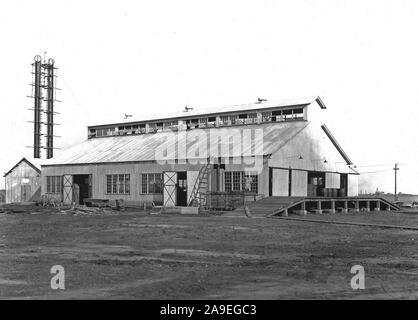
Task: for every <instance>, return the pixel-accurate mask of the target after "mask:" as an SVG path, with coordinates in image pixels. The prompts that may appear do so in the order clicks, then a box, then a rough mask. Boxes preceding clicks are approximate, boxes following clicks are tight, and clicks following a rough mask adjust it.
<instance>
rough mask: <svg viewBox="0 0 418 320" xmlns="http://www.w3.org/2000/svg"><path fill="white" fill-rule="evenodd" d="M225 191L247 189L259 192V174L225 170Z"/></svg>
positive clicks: (247, 190)
mask: <svg viewBox="0 0 418 320" xmlns="http://www.w3.org/2000/svg"><path fill="white" fill-rule="evenodd" d="M224 177H225V192H233V191H246V192H254V193H258V175H257V174H255V173H251V172H244V171H242V172H241V171H226V172H225V176H224Z"/></svg>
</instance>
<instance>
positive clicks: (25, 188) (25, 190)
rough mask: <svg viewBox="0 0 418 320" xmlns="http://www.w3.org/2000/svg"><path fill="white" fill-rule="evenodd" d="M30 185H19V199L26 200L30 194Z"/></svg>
mask: <svg viewBox="0 0 418 320" xmlns="http://www.w3.org/2000/svg"><path fill="white" fill-rule="evenodd" d="M30 191H31V187H30V185H28V184H24V185H22V186H21V201H22V202H28V201H29V199H30V196H31V192H30Z"/></svg>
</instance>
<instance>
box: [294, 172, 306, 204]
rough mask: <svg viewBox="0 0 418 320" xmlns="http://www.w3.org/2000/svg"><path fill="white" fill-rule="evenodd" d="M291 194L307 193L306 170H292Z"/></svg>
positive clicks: (299, 195) (301, 195) (302, 194)
mask: <svg viewBox="0 0 418 320" xmlns="http://www.w3.org/2000/svg"><path fill="white" fill-rule="evenodd" d="M291 194H292V196H295V197H306V196H307V195H308V172H307V171H299V170H292V193H291Z"/></svg>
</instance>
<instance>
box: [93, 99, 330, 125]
mask: <svg viewBox="0 0 418 320" xmlns="http://www.w3.org/2000/svg"><path fill="white" fill-rule="evenodd" d="M315 101H316V102H318V104H319V106H320V107H321V108H322V109H325V108H326V107H325V105H324V103H323V102H322V100H321V99H320V98H319V97H318V96H312V97H304V98H298V99H286V100H275V101H273V100H272V101H263V102H261V103H259V102H254V103H246V104H236V105H231V106H222V107H214V108H202V109H196V108H194V109H193V110H191V111H188V112H184V111H183V112H176V113H169V114H163V115H161V114H158V115H157V114H156V115H153V116H148V117H144V118H135V119H129V120H125V121H123V120H122V121H119V122H112V123H107V124H104V123H100V124H94V125H90V126H89V127H98V126H104V125H116V124H132V123H135V122H142V121H157V120H168V119H178V118H192V117H197V116H203V115H211V114H220V113H228V112H240V111H249V110H258V109H268V108H277V107H290V106H297V105H308V104H311V103H313V102H315Z"/></svg>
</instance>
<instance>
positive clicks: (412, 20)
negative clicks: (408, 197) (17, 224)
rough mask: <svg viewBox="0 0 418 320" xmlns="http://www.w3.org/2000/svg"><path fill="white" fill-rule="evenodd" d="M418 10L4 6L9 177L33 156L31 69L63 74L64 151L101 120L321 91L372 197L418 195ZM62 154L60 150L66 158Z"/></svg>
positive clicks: (0, 99)
mask: <svg viewBox="0 0 418 320" xmlns="http://www.w3.org/2000/svg"><path fill="white" fill-rule="evenodd" d="M417 17H418V1H414V0H411V1H401V0H394V1H382V0H380V1H372V0H369V1H356V0H351V1H341V0H329V1H327V0H321V1H308V0H305V1H301V0H289V1H267V0H261V1H260V0H257V1H255V0H254V1H247V0H240V1H233V0H231V1H218V0H211V1H196V0H194V1H184V0H183V1H182V0H177V1H168V0H167V1H158V0H152V1H125V0H118V1H92V0H90V1H86V0H84V1H45V0H38V1H29V0H27V1H2V2H1V3H0V41H1V49H2V50H1V52H0V58H1V61H2V62H3V63H2V68H1V73H0V110H1V117H0V130H1V137H2V138H1V144H2V150H3V152H1V153H0V170H2V171H1V172H6V171H8V170H9V169H10V168H11V167H12V166H13V165H14V164H15V163H16V162H17V161H19V160H20V159H21V158H22V157H23V156H26V157H29V158H30V157H31V155H32V153H33V151H32V149H30V148H28V147H29V146H31V145H32V143H33V124H32V123H30V121H32V120H33V112H32V111H30V110H28V109H29V108H31V107H32V104H33V102H32V101H31V99H30V98H27V96H28V95H30V94H31V87H30V86H29V84H30V83H31V63H32V62H33V57H34V56H35V55H37V54H39V55H42V56H44V53H45V52H47V54H46V55H47V57H52V58H54V59H55V61H56V66H57V67H58V68H59V69H58V82H57V85H58V87H59V88H61V89H62V90H61V91H59V93H58V97H57V98H58V99H59V100H61V101H62V102H61V103H59V104H57V106H56V111H57V112H59V113H60V114H59V115H57V116H56V121H57V123H59V124H60V125H59V126H57V128H56V132H57V135H59V136H61V138H57V139H56V140H55V145H56V146H57V147H58V148H61V150H63V149H65V148H66V147H69V146H71V145H73V144H76V143H78V142H80V141H82V140H84V139H86V137H87V129H86V126H87V125H89V124H97V123H102V122H103V123H106V122H109V121H112V122H117V121H122V120H123V116H124V114H125V113H126V114H132V115H133V116H134V117H137V118H142V117H146V116H147V115H153V114H158V113H164V114H165V113H170V112H178V111H181V110H183V109H184V106H185V105H187V106H191V107H194V108H195V110H198V109H199V108H205V107H210V106H223V105H231V104H239V103H249V102H254V101H256V99H257V97H263V98H266V99H270V100H276V99H288V98H298V97H305V96H312V95H319V96H320V97H321V99H322V100H323V101H324V103H325V104H326V105H327V107H328V110H327V119H326V124H327V126H328V127H329V129H330V130H331V131H332V132H333V135H334V136H335V137H336V138H337V140H338V141H339V143H340V144H341V145H342V147H343V149H344V150H345V151H346V153H347V154H348V155H349V157H350V158H351V159H352V160H353V162H355V163H356V165H357V170H358V171H359V172H360V173H362V174H361V176H360V189H361V190H365V191H375V190H376V188H378V189H379V190H382V191H385V192H393V190H394V171H393V170H392V168H393V166H394V163H395V162H398V163H399V168H400V170H399V172H398V183H399V184H398V191H400V192H403V193H418V162H417V159H418V143H417V142H416V141H417V138H418V132H417V129H416V127H417V124H418V108H417V106H418V90H417V77H418V59H417V57H418V44H417V43H418V40H417V37H416V30H418V19H417ZM59 152H61V151H60V150H56V153H59Z"/></svg>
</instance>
